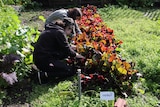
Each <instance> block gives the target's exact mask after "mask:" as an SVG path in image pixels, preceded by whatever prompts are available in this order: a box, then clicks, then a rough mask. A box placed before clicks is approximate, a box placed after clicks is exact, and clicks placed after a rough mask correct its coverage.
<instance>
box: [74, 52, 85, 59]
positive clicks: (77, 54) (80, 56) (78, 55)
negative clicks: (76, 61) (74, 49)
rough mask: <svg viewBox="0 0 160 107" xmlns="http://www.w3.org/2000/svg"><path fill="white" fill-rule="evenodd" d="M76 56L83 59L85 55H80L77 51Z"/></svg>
mask: <svg viewBox="0 0 160 107" xmlns="http://www.w3.org/2000/svg"><path fill="white" fill-rule="evenodd" d="M76 58H80V59H85V57H84V56H82V55H81V54H79V53H76Z"/></svg>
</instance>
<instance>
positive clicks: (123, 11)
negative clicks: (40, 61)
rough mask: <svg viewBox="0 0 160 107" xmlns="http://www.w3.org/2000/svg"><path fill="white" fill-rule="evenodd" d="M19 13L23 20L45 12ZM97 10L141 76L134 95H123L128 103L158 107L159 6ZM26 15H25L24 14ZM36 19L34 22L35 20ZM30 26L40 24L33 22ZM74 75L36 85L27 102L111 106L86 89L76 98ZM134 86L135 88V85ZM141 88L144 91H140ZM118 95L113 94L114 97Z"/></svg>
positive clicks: (52, 106)
mask: <svg viewBox="0 0 160 107" xmlns="http://www.w3.org/2000/svg"><path fill="white" fill-rule="evenodd" d="M28 13H29V12H24V13H21V16H20V19H21V20H23V21H24V17H25V20H29V19H33V18H34V17H35V18H36V17H38V15H45V14H44V12H41V13H40V12H38V13H36V12H34V14H32V15H31V16H30V13H29V14H28ZM99 14H100V15H101V16H102V19H103V20H104V22H105V23H106V25H107V26H108V27H110V28H112V29H113V30H114V34H115V35H116V38H117V39H120V40H122V41H123V44H122V49H121V55H122V56H123V58H125V59H127V60H128V61H134V62H135V63H136V69H138V71H139V72H140V73H142V74H143V77H144V79H141V80H139V81H138V82H137V83H134V85H135V88H140V89H141V91H140V93H138V92H137V96H136V95H133V96H129V98H126V100H127V102H128V105H129V107H141V106H143V107H158V106H157V103H158V102H159V101H160V82H159V81H160V24H158V21H157V20H158V19H160V9H137V10H135V9H131V8H127V7H116V6H108V7H104V8H100V9H99ZM27 16H28V17H27ZM34 23H35V22H34ZM29 25H30V26H34V27H38V28H39V27H41V28H42V25H39V24H37V25H36V26H35V24H32V20H31V21H30V22H29ZM73 80H74V81H75V82H76V79H71V80H66V81H61V82H59V83H57V84H56V83H54V84H52V85H51V84H50V85H49V84H46V85H35V86H34V89H33V92H32V93H31V94H30V97H29V98H28V102H29V103H31V105H32V106H33V107H107V106H108V105H109V106H108V107H112V106H113V104H112V103H113V102H111V101H110V102H106V101H100V98H99V92H95V91H93V90H89V92H90V93H92V96H88V95H87V92H84V93H82V98H81V101H80V102H79V100H78V93H77V89H76V88H77V87H76V86H74V85H72V83H73V82H72V81H73ZM75 82H74V83H75ZM135 90H136V89H135ZM142 91H144V92H142ZM117 97H118V96H116V98H117Z"/></svg>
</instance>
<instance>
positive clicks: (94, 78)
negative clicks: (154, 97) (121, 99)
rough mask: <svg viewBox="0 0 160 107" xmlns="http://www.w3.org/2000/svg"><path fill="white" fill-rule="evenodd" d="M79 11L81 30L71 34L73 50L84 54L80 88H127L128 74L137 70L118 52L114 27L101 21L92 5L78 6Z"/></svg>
mask: <svg viewBox="0 0 160 107" xmlns="http://www.w3.org/2000/svg"><path fill="white" fill-rule="evenodd" d="M82 13H83V16H82V18H81V20H80V21H78V24H79V27H80V29H81V31H82V34H80V35H77V36H76V37H74V38H73V41H74V43H75V45H76V46H77V52H79V53H81V54H82V55H84V56H85V57H86V60H85V61H82V62H81V65H84V66H83V70H82V71H83V72H82V74H83V75H82V80H83V81H82V86H83V87H82V88H83V89H88V88H89V89H94V88H96V87H97V86H100V87H101V89H103V90H105V89H109V88H112V89H113V88H114V89H118V90H121V91H129V90H131V89H132V83H131V81H132V76H133V75H134V74H135V73H136V72H137V71H136V70H135V69H134V68H133V67H134V63H132V62H127V61H126V60H124V59H122V58H121V56H120V55H119V51H118V48H120V45H121V44H122V43H123V42H122V41H120V40H116V39H115V35H114V31H113V30H112V29H110V28H109V27H107V26H106V25H105V23H104V22H103V21H102V19H101V17H100V15H99V14H98V13H97V10H96V7H95V6H91V5H88V6H87V7H82Z"/></svg>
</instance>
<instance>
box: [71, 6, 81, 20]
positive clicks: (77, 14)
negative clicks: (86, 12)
mask: <svg viewBox="0 0 160 107" xmlns="http://www.w3.org/2000/svg"><path fill="white" fill-rule="evenodd" d="M68 17H71V18H72V19H73V20H80V19H81V17H82V12H81V9H80V8H76V7H75V8H71V9H69V10H68Z"/></svg>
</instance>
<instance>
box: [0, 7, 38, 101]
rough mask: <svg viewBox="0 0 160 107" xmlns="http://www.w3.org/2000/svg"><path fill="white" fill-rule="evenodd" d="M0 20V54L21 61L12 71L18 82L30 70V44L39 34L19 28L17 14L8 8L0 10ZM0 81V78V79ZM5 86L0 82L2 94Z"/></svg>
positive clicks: (29, 29)
mask: <svg viewBox="0 0 160 107" xmlns="http://www.w3.org/2000/svg"><path fill="white" fill-rule="evenodd" d="M0 19H1V20H0V53H1V54H4V55H6V54H10V53H12V54H18V55H20V56H21V61H20V62H19V63H17V64H16V65H15V66H14V67H13V69H12V72H13V71H14V72H16V73H17V77H18V80H19V81H21V80H23V79H24V77H25V76H27V75H28V73H29V72H30V70H31V66H30V64H32V62H33V61H32V51H33V46H32V45H31V43H32V42H34V41H35V39H37V36H38V34H39V32H38V31H37V30H35V29H32V28H29V27H22V26H20V20H19V19H18V16H17V13H16V12H15V10H14V9H13V8H11V7H9V6H3V7H1V8H0ZM34 38H35V39H34ZM2 69H3V68H2ZM1 72H3V71H1ZM8 72H10V71H8ZM0 79H2V78H1V77H0ZM2 80H3V79H2ZM7 86H8V84H7V82H5V81H0V92H3V89H4V88H5V87H7ZM0 96H2V97H0V99H1V98H3V93H0Z"/></svg>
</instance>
